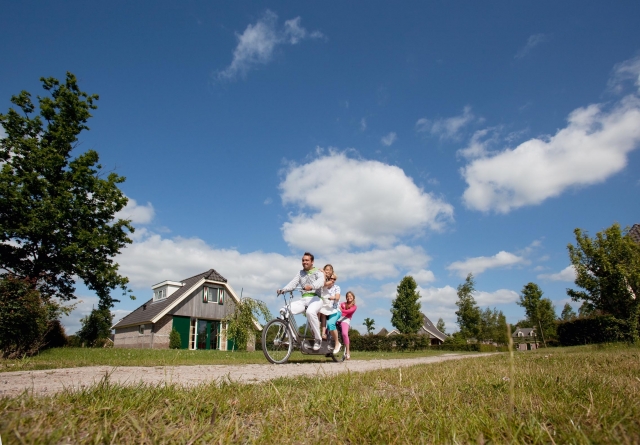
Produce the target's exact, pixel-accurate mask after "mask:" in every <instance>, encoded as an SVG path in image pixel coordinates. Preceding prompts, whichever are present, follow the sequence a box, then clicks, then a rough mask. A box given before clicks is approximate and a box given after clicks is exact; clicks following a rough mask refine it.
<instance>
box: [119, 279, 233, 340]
mask: <svg viewBox="0 0 640 445" xmlns="http://www.w3.org/2000/svg"><path fill="white" fill-rule="evenodd" d="M203 279H204V280H208V281H218V282H221V283H226V282H227V279H226V278H225V277H223V276H222V275H220V274H219V273H218V272H216V270H215V269H209V270H208V271H206V272H202V273H201V274H198V275H194V276H192V277H189V278H185V279H184V280H180V283H182V287H181V288H180V289H178V290H176V291H175V292H174V293H173V294H171V295H169V296H168V297H167V298H164V299H162V300H160V301H153V298H151V299H150V300H148V301H147V302H146V303H143V304H142V305H141V306H140V307H138V308H137V309H136V310H135V311H133V312H131V313H130V314H129V315H127V316H125V317H124V318H122V320H120V321H118V322H117V323H116V324H115V325H114V326H113V327H114V328H121V327H124V326H131V325H137V324H144V323H151V320H153V319H154V318H155V317H156V316H157V315H158V314H159V313H161V312H162V311H164V310H165V309H166V308H167V307H169V306H171V305H172V304H173V303H174V302H175V301H176V300H179V299H180V298H181V297H183V296H185V294H186V293H187V292H189V291H190V290H191V288H192V287H193V286H194V285H196V284H197V283H198V282H199V281H201V280H203Z"/></svg>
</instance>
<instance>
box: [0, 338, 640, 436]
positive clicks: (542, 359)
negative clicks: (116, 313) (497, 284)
mask: <svg viewBox="0 0 640 445" xmlns="http://www.w3.org/2000/svg"><path fill="white" fill-rule="evenodd" d="M284 366H288V365H284ZM0 412H2V414H3V415H2V417H1V418H0V435H1V437H2V443H3V444H7V443H122V444H138V443H150V444H151V443H202V444H204V443H265V444H267V443H318V444H320V443H322V444H331V443H353V444H361V443H384V444H393V443H402V444H417V443H526V444H538V443H557V444H565V443H578V444H588V443H598V444H600V443H624V444H636V443H639V442H640V348H638V347H634V346H626V345H612V346H607V347H602V346H601V347H597V346H583V347H575V348H556V349H549V350H539V351H531V352H526V353H518V354H515V356H514V358H513V361H511V360H510V356H509V354H501V355H494V356H489V357H483V358H478V359H475V360H471V361H466V360H462V361H451V362H444V363H438V364H431V365H427V366H414V367H410V368H404V369H395V370H385V371H376V372H368V373H362V374H357V373H352V374H343V375H341V376H337V377H317V376H316V377H313V378H308V377H307V378H294V379H278V380H274V381H271V382H269V383H263V384H256V385H244V384H237V383H223V384H222V385H205V386H200V387H194V388H191V389H182V388H179V387H176V386H172V385H169V386H159V387H149V386H137V387H123V386H117V385H113V384H111V383H109V382H108V380H105V381H103V382H102V383H100V384H98V385H96V386H95V387H93V388H90V389H86V390H84V391H80V392H73V393H72V392H67V393H61V394H58V395H55V396H50V397H31V396H30V395H29V394H24V395H23V396H21V397H19V398H15V399H8V398H2V399H0Z"/></svg>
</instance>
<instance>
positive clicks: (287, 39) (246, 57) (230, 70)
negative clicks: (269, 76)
mask: <svg viewBox="0 0 640 445" xmlns="http://www.w3.org/2000/svg"><path fill="white" fill-rule="evenodd" d="M300 22H301V19H300V17H296V18H294V19H291V20H287V21H285V22H284V26H283V27H282V28H278V16H277V14H275V13H274V12H272V11H269V10H267V12H265V14H264V16H263V17H262V18H260V19H259V20H258V21H257V22H256V23H255V24H254V25H248V26H247V28H246V29H245V30H244V32H243V33H242V34H236V37H237V39H238V45H237V46H236V49H235V50H234V51H233V60H232V61H231V65H229V66H228V67H227V68H225V69H224V70H222V71H220V72H218V74H217V77H218V79H219V80H233V79H236V78H237V77H238V76H242V77H244V76H246V74H247V72H249V71H250V70H251V69H254V68H256V67H257V66H259V65H265V64H267V63H269V62H270V61H271V59H272V57H273V53H274V51H275V49H276V47H278V46H280V45H296V44H298V43H300V42H301V41H302V40H304V39H307V38H312V39H318V38H323V37H324V35H323V34H322V33H321V32H319V31H314V32H312V33H309V32H308V31H307V30H306V29H305V28H304V27H302V26H301V25H300Z"/></svg>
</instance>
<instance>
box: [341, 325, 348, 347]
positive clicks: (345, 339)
mask: <svg viewBox="0 0 640 445" xmlns="http://www.w3.org/2000/svg"><path fill="white" fill-rule="evenodd" d="M340 329H342V343H344V344H345V345H348V344H349V323H345V322H342V323H340Z"/></svg>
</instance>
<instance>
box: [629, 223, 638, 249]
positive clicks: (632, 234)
mask: <svg viewBox="0 0 640 445" xmlns="http://www.w3.org/2000/svg"><path fill="white" fill-rule="evenodd" d="M627 235H629V237H630V238H631V239H632V240H633V241H635V242H636V244H640V224H634V225H633V227H631V229H630V230H629V233H628V234H627Z"/></svg>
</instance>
